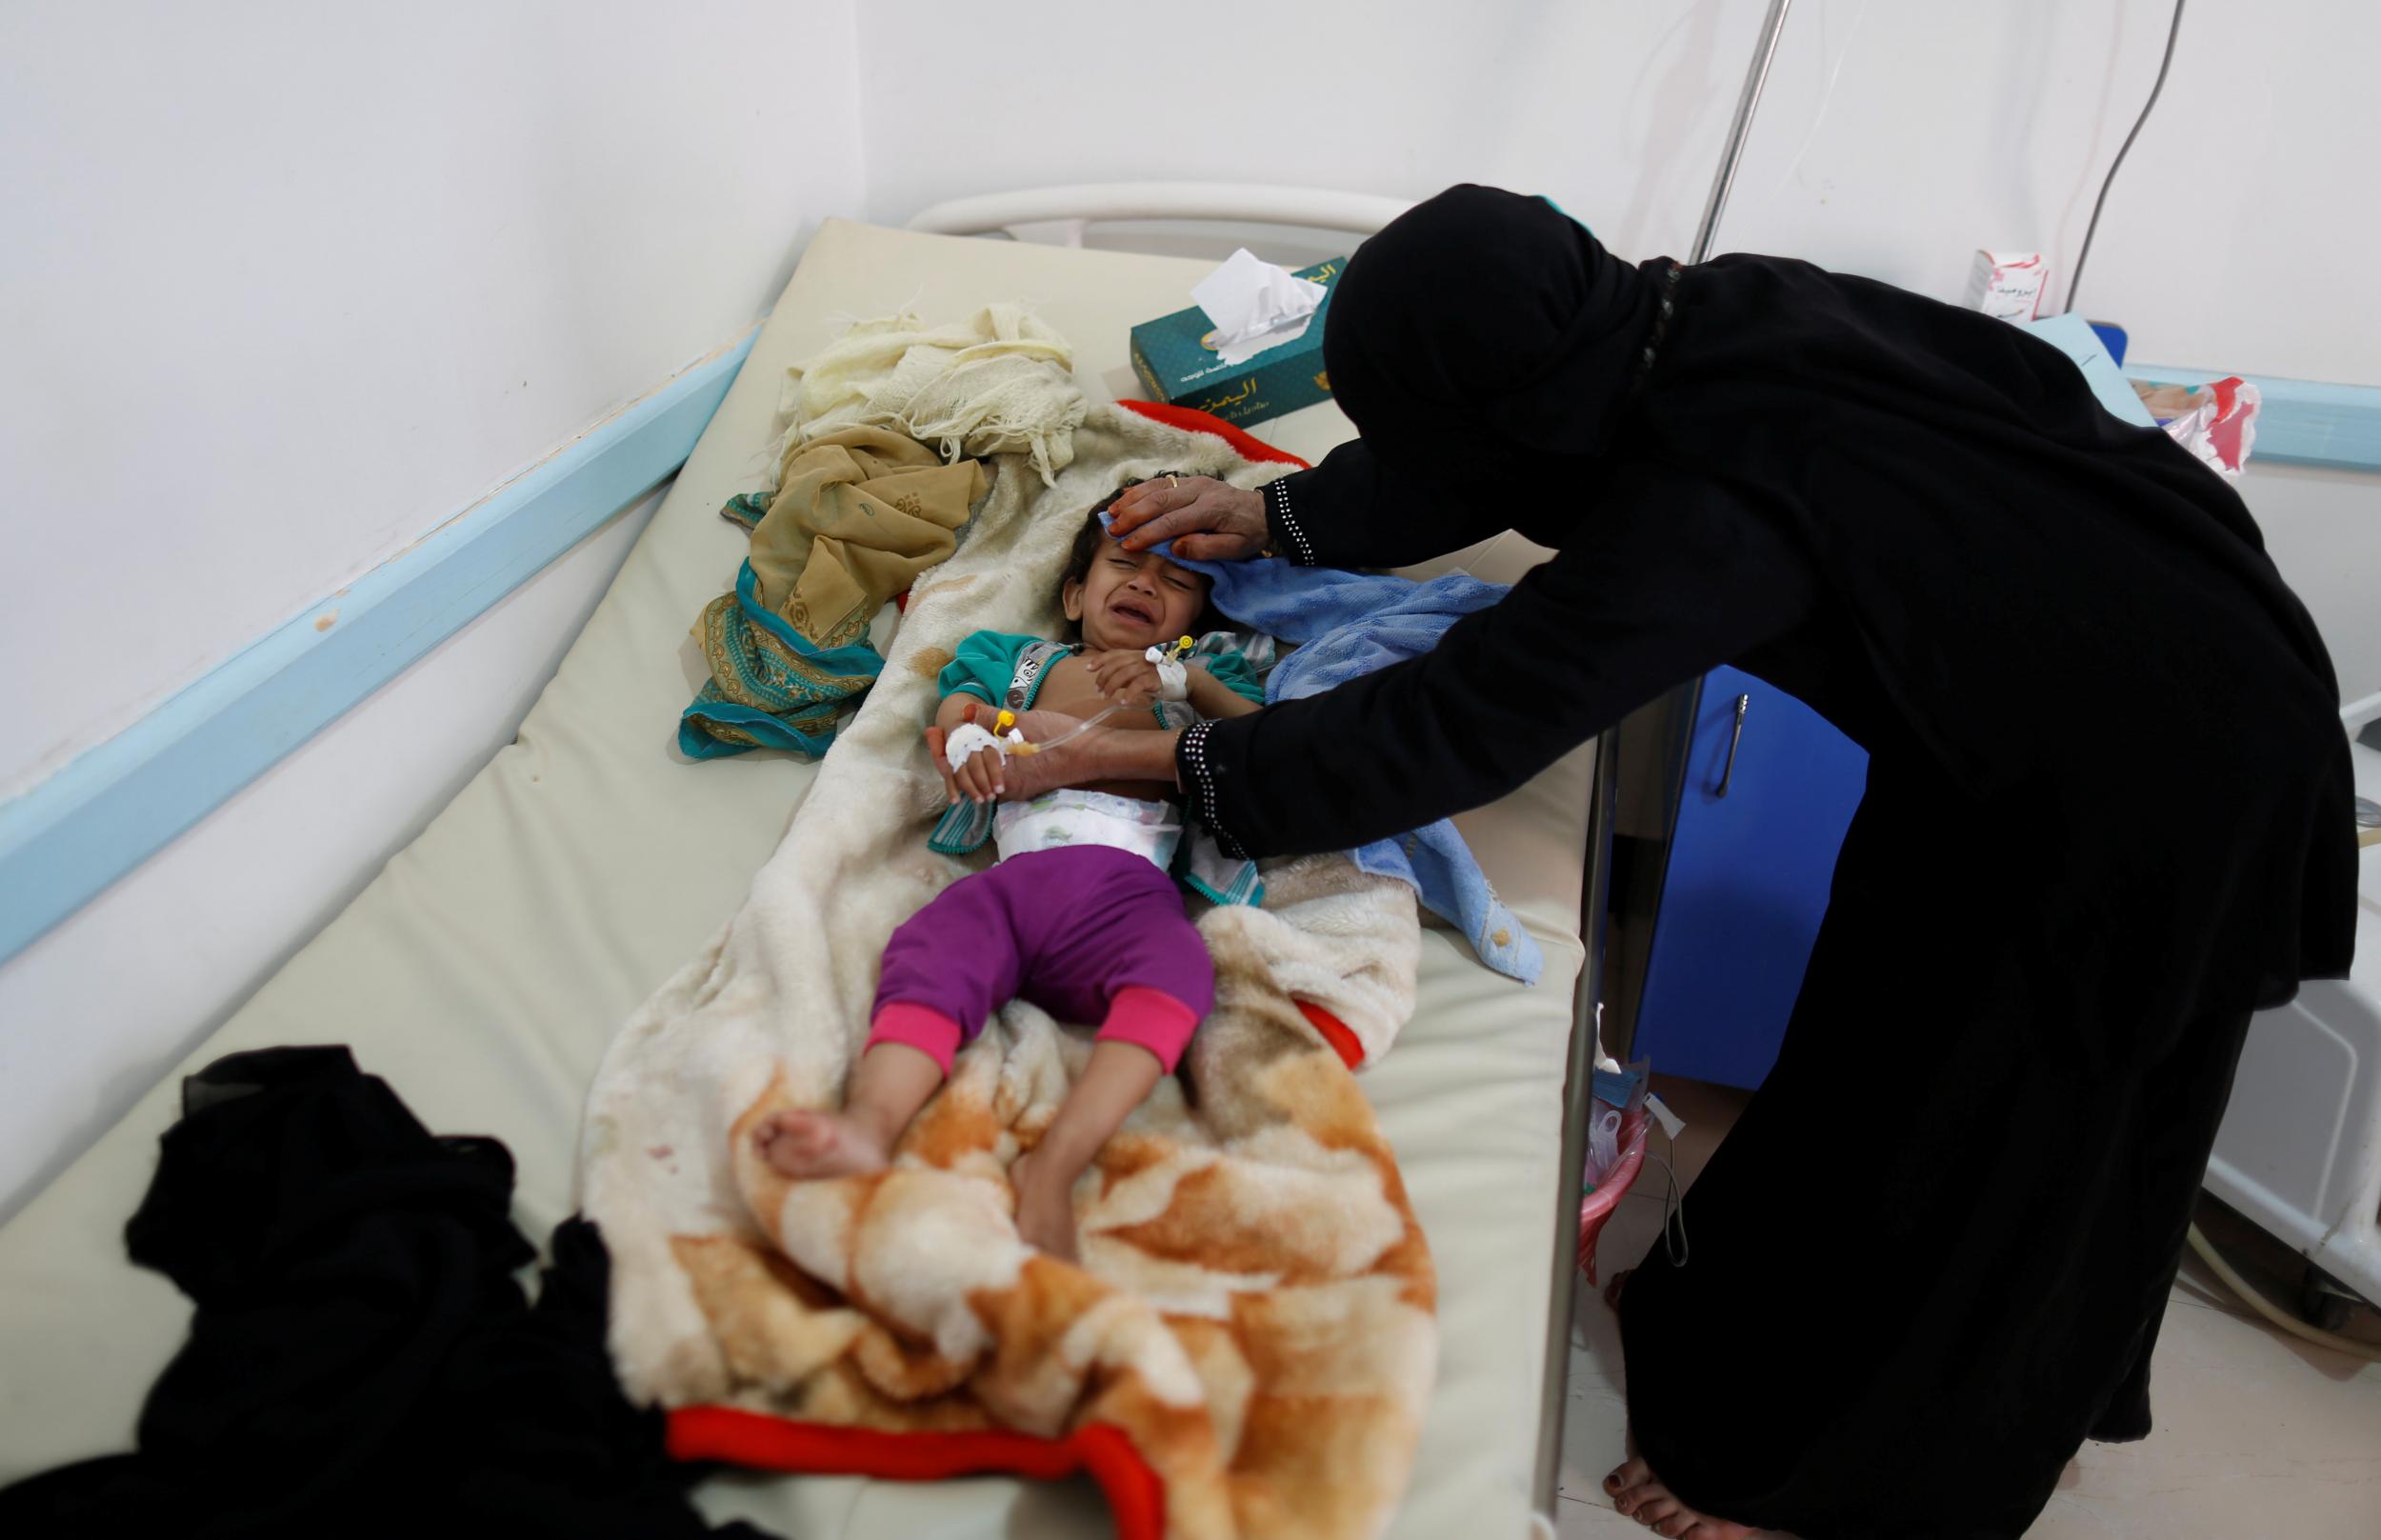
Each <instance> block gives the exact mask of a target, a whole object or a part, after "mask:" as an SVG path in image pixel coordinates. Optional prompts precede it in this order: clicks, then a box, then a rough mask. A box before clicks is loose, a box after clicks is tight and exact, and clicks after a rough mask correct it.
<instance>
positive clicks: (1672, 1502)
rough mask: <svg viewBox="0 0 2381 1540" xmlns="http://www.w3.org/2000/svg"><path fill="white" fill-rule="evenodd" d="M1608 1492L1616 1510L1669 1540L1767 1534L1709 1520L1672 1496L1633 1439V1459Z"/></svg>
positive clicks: (1745, 1538) (1748, 1539) (1745, 1539)
mask: <svg viewBox="0 0 2381 1540" xmlns="http://www.w3.org/2000/svg"><path fill="white" fill-rule="evenodd" d="M1604 1490H1605V1491H1606V1492H1607V1493H1608V1494H1609V1495H1610V1496H1611V1499H1612V1507H1613V1509H1614V1510H1617V1511H1618V1512H1620V1513H1622V1514H1624V1515H1626V1516H1627V1517H1629V1518H1632V1519H1635V1520H1636V1521H1637V1522H1638V1523H1639V1524H1642V1525H1644V1526H1645V1527H1646V1528H1647V1529H1649V1530H1652V1531H1653V1532H1654V1533H1655V1534H1658V1535H1663V1536H1665V1537H1667V1540H1758V1537H1759V1536H1760V1535H1761V1534H1762V1533H1763V1531H1762V1530H1750V1529H1747V1528H1746V1527H1745V1526H1743V1525H1741V1524H1731V1523H1730V1522H1729V1521H1728V1520H1726V1519H1715V1518H1710V1517H1707V1516H1706V1515H1704V1514H1701V1513H1698V1512H1696V1511H1695V1510H1693V1509H1691V1508H1689V1507H1688V1506H1687V1505H1686V1504H1684V1503H1682V1502H1680V1501H1679V1500H1678V1499H1677V1498H1675V1497H1673V1496H1671V1490H1670V1489H1669V1488H1668V1487H1665V1486H1663V1485H1662V1481H1661V1478H1660V1477H1659V1476H1656V1475H1655V1474H1654V1473H1653V1468H1652V1467H1651V1466H1649V1465H1647V1464H1646V1463H1645V1457H1644V1456H1643V1455H1640V1454H1639V1453H1638V1452H1637V1441H1636V1440H1635V1439H1633V1438H1632V1439H1631V1440H1630V1441H1629V1458H1628V1459H1627V1460H1625V1461H1623V1462H1622V1463H1621V1465H1620V1466H1619V1468H1618V1469H1616V1470H1613V1472H1612V1473H1611V1475H1609V1476H1606V1477H1605V1478H1604Z"/></svg>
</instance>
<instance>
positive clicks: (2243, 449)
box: [2133, 375, 2261, 481]
mask: <svg viewBox="0 0 2381 1540" xmlns="http://www.w3.org/2000/svg"><path fill="white" fill-rule="evenodd" d="M2133 389H2134V390H2137V391H2138V392H2140V395H2141V401H2142V405H2144V406H2146V407H2148V408H2149V409H2150V415H2151V416H2152V417H2155V418H2156V419H2157V420H2158V426H2159V427H2160V428H2162V429H2164V430H2166V436H2167V437H2169V438H2171V439H2172V440H2173V441H2174V442H2175V443H2177V444H2180V445H2181V446H2182V447H2183V448H2185V449H2187V450H2190V451H2191V453H2193V454H2195V455H2197V456H2198V457H2199V460H2200V463H2201V464H2203V465H2205V466H2206V467H2207V468H2208V469H2209V470H2212V471H2214V472H2215V473H2216V474H2217V475H2219V476H2222V477H2224V478H2225V479H2226V480H2228V481H2229V480H2231V479H2233V478H2235V477H2237V476H2238V475H2239V474H2240V471H2241V467H2243V466H2245V465H2247V464H2248V463H2249V450H2250V448H2251V446H2252V445H2253V444H2255V443H2256V440H2257V410H2258V407H2259V406H2260V404H2261V398H2260V397H2259V395H2258V392H2257V388H2256V387H2255V386H2253V385H2251V384H2250V383H2249V382H2248V381H2247V380H2244V379H2242V378H2240V377H2239V376H2238V375H2232V376H2230V377H2228V378H2225V379H2221V380H2216V381H2213V382H2211V383H2210V384H2207V385H2156V386H2151V385H2139V384H2136V385H2135V386H2134V387H2133Z"/></svg>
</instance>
